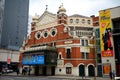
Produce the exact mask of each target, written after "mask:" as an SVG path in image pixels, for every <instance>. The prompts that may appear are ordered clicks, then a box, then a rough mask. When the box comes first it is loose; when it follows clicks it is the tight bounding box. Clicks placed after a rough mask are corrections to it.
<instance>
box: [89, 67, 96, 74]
mask: <svg viewBox="0 0 120 80" xmlns="http://www.w3.org/2000/svg"><path fill="white" fill-rule="evenodd" d="M88 73H89V76H95V69H94V67H93V66H92V65H90V66H88Z"/></svg>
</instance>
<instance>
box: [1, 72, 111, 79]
mask: <svg viewBox="0 0 120 80" xmlns="http://www.w3.org/2000/svg"><path fill="white" fill-rule="evenodd" d="M0 80H94V77H86V79H85V78H84V79H82V77H76V76H34V75H30V76H29V75H25V76H24V75H21V74H19V75H17V74H16V73H9V74H3V75H1V76H0ZM96 80H110V79H109V78H103V77H96Z"/></svg>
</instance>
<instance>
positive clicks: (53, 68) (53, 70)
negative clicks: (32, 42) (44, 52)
mask: <svg viewBox="0 0 120 80" xmlns="http://www.w3.org/2000/svg"><path fill="white" fill-rule="evenodd" d="M51 75H52V76H53V75H55V67H54V66H53V67H51Z"/></svg>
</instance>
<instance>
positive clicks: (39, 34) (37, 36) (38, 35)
mask: <svg viewBox="0 0 120 80" xmlns="http://www.w3.org/2000/svg"><path fill="white" fill-rule="evenodd" d="M35 38H36V39H40V38H41V32H40V31H38V32H36V34H35Z"/></svg>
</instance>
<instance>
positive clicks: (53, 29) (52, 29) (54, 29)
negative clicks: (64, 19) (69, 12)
mask: <svg viewBox="0 0 120 80" xmlns="http://www.w3.org/2000/svg"><path fill="white" fill-rule="evenodd" d="M52 31H55V35H52ZM57 32H58V31H57V29H56V28H51V29H50V35H51V36H52V37H54V36H56V35H57Z"/></svg>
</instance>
